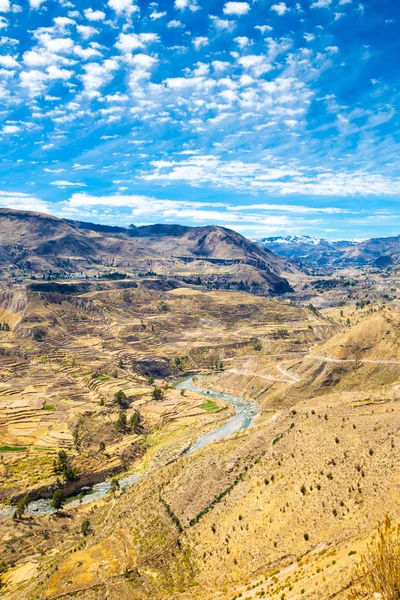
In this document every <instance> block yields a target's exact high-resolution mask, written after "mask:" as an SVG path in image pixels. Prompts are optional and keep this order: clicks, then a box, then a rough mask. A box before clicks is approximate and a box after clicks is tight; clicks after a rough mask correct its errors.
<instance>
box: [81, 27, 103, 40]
mask: <svg viewBox="0 0 400 600" xmlns="http://www.w3.org/2000/svg"><path fill="white" fill-rule="evenodd" d="M76 30H77V32H78V33H79V35H81V36H82V37H83V39H84V40H88V39H89V38H91V37H93V36H94V35H96V34H97V33H99V30H98V29H95V28H94V27H92V26H91V25H77V26H76Z"/></svg>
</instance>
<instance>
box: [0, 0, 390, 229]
mask: <svg viewBox="0 0 400 600" xmlns="http://www.w3.org/2000/svg"><path fill="white" fill-rule="evenodd" d="M399 23H400V6H399V2H398V0H364V1H363V2H360V1H359V0H299V2H294V1H292V0H286V1H285V2H283V1H280V0H254V1H253V2H252V1H251V0H249V2H219V1H217V0H175V1H173V0H169V1H163V0H160V1H159V2H150V3H149V2H143V1H141V0H136V1H135V0H104V1H98V0H91V1H89V0H79V1H77V0H75V1H74V0H71V1H69V0H19V1H17V2H14V1H13V0H0V101H1V108H0V118H1V123H0V143H1V163H0V164H1V166H0V169H1V172H0V204H1V205H2V206H8V207H11V208H18V209H28V210H39V211H44V212H49V213H51V214H55V215H57V216H61V217H67V218H74V219H80V220H86V221H94V222H103V223H110V224H119V225H128V224H129V223H135V224H137V225H139V224H146V223H154V222H166V223H172V222H179V223H184V224H189V225H204V224H213V223H215V224H220V225H224V226H227V227H231V228H233V229H236V230H237V231H240V232H241V233H243V234H245V235H247V236H249V237H253V238H254V237H264V236H267V235H280V234H284V235H289V234H294V235H296V234H309V235H316V236H324V237H329V238H334V239H341V238H365V237H376V236H383V235H397V234H399V233H400V212H399V209H398V205H399V199H400V161H399V154H400V128H399V112H398V107H399V91H400V90H399V82H400V78H399V71H400V60H399V56H400V52H399V50H400V35H399Z"/></svg>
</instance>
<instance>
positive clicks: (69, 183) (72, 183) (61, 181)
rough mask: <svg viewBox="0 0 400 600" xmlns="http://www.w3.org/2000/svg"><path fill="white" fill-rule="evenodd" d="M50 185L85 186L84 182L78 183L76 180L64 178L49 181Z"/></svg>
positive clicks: (64, 186)
mask: <svg viewBox="0 0 400 600" xmlns="http://www.w3.org/2000/svg"><path fill="white" fill-rule="evenodd" d="M50 185H55V186H56V187H59V188H68V187H86V183H79V182H77V181H67V180H65V179H57V180H56V181H50Z"/></svg>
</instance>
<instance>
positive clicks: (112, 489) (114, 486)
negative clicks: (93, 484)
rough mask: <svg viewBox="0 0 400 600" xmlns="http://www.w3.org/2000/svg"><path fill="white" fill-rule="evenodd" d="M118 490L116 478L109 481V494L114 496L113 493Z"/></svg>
mask: <svg viewBox="0 0 400 600" xmlns="http://www.w3.org/2000/svg"><path fill="white" fill-rule="evenodd" d="M119 489H120V487H119V481H118V479H117V478H116V477H113V478H112V479H111V481H110V492H112V494H113V496H115V492H116V491H117V490H119Z"/></svg>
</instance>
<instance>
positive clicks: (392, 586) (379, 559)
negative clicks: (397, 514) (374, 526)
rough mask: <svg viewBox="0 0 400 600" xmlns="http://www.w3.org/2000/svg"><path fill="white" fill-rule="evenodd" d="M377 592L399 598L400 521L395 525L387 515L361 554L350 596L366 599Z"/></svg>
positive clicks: (385, 598) (385, 599)
mask: <svg viewBox="0 0 400 600" xmlns="http://www.w3.org/2000/svg"><path fill="white" fill-rule="evenodd" d="M378 596H379V598H381V599H382V600H398V599H399V598H400V525H397V526H392V523H391V521H390V519H389V517H388V516H386V518H385V522H384V524H383V525H382V524H379V526H378V531H377V534H376V536H375V539H374V540H373V541H372V542H371V543H370V544H368V546H367V551H366V553H365V554H363V555H362V557H361V561H360V563H359V564H358V567H357V569H356V573H355V582H354V585H353V587H352V589H351V591H350V592H349V594H348V596H347V597H348V600H367V599H369V598H375V597H377V598H378Z"/></svg>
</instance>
